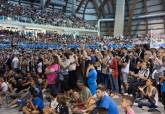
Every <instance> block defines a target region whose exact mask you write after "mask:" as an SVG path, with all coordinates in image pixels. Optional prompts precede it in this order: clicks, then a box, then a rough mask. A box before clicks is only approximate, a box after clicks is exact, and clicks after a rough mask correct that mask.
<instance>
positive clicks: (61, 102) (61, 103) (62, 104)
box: [55, 95, 69, 114]
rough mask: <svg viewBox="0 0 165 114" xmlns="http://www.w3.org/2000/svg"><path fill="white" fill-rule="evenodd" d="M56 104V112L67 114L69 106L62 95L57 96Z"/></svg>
mask: <svg viewBox="0 0 165 114" xmlns="http://www.w3.org/2000/svg"><path fill="white" fill-rule="evenodd" d="M57 102H58V105H57V107H56V108H55V110H56V113H57V114H69V108H68V106H67V104H66V97H65V96H64V95H59V96H57Z"/></svg>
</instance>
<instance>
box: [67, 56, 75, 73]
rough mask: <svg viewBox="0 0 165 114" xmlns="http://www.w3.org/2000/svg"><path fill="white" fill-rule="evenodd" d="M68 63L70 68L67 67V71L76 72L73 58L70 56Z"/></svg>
mask: <svg viewBox="0 0 165 114" xmlns="http://www.w3.org/2000/svg"><path fill="white" fill-rule="evenodd" d="M68 62H69V64H70V66H69V71H74V70H76V64H75V63H74V62H75V58H74V57H73V56H70V58H69V61H68Z"/></svg>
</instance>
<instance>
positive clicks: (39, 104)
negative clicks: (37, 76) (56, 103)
mask: <svg viewBox="0 0 165 114" xmlns="http://www.w3.org/2000/svg"><path fill="white" fill-rule="evenodd" d="M32 102H33V104H34V105H35V106H37V107H38V110H39V111H42V110H43V108H44V103H43V101H42V99H41V98H39V97H36V98H34V99H33V100H32Z"/></svg>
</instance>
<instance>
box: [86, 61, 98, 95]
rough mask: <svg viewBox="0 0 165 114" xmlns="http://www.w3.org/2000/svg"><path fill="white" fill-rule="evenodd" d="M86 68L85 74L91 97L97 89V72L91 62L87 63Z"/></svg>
mask: <svg viewBox="0 0 165 114" xmlns="http://www.w3.org/2000/svg"><path fill="white" fill-rule="evenodd" d="M87 64H88V68H87V72H86V77H87V85H88V87H89V89H90V91H91V93H92V95H95V94H96V88H97V82H96V80H97V71H96V69H95V67H94V65H93V63H92V61H91V60H88V61H87Z"/></svg>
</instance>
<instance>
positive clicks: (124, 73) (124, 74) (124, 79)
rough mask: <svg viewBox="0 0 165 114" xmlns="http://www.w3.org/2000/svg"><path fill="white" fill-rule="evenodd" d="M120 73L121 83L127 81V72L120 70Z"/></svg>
mask: <svg viewBox="0 0 165 114" xmlns="http://www.w3.org/2000/svg"><path fill="white" fill-rule="evenodd" d="M121 75H122V81H123V83H127V82H128V73H126V72H122V73H121Z"/></svg>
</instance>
